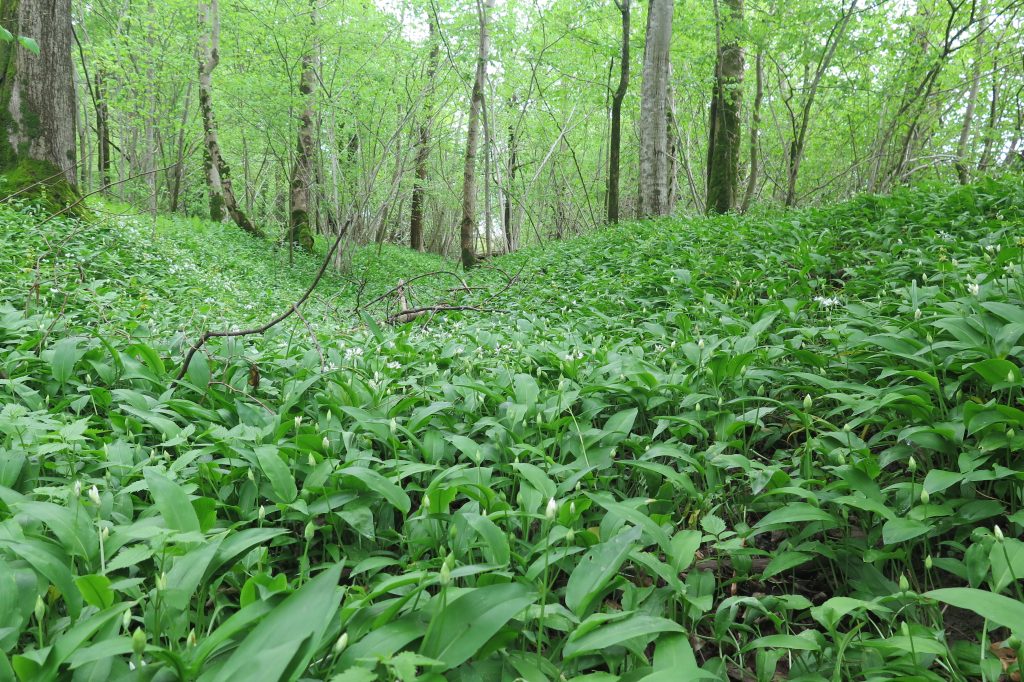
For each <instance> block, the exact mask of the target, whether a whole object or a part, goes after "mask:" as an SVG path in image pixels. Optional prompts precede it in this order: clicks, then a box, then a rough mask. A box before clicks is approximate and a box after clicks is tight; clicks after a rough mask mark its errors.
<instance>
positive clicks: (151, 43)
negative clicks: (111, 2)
mask: <svg viewBox="0 0 1024 682" xmlns="http://www.w3.org/2000/svg"><path fill="white" fill-rule="evenodd" d="M146 12H147V15H148V16H149V19H150V20H149V22H148V27H147V29H146V45H147V47H148V48H149V54H148V55H146V57H145V60H146V84H145V89H146V104H147V106H146V109H147V111H146V141H145V149H144V150H143V165H144V166H145V171H146V186H147V188H148V189H149V197H148V202H149V213H150V216H151V217H152V218H153V220H156V212H157V187H158V185H157V182H156V175H157V174H156V172H155V169H156V154H157V149H156V84H155V83H154V73H153V58H154V57H153V55H154V54H155V49H156V45H155V42H156V41H155V40H154V36H153V31H154V27H155V26H156V24H155V16H154V15H155V14H156V12H155V8H154V6H153V1H152V0H150V1H149V2H148V3H147V5H146Z"/></svg>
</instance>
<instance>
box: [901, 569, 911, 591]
mask: <svg viewBox="0 0 1024 682" xmlns="http://www.w3.org/2000/svg"><path fill="white" fill-rule="evenodd" d="M909 589H910V581H909V580H907V576H905V575H903V574H902V573H900V592H906V591H907V590H909Z"/></svg>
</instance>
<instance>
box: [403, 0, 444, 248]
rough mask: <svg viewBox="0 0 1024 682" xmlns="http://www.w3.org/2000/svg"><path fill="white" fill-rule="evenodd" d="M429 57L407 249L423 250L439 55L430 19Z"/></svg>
mask: <svg viewBox="0 0 1024 682" xmlns="http://www.w3.org/2000/svg"><path fill="white" fill-rule="evenodd" d="M429 39H430V55H429V56H428V57H427V91H426V94H425V95H424V97H423V102H424V106H423V114H422V116H423V120H422V121H421V122H420V129H419V141H418V143H417V147H416V180H415V182H414V183H413V187H412V207H411V209H410V213H411V216H410V218H409V248H411V249H413V250H415V251H422V250H423V210H424V208H425V203H426V193H427V190H426V184H427V162H428V161H429V160H430V119H431V113H432V112H431V108H430V100H431V97H430V95H431V93H432V92H433V90H434V76H435V74H436V73H437V62H438V58H439V56H440V54H441V52H440V47H441V46H440V45H439V44H438V39H437V20H436V19H435V17H433V16H431V17H430V38H429Z"/></svg>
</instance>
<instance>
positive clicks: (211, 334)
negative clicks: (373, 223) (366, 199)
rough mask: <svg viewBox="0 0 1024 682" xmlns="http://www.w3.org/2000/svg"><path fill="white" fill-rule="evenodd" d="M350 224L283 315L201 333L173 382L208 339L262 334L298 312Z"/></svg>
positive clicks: (319, 278)
mask: <svg viewBox="0 0 1024 682" xmlns="http://www.w3.org/2000/svg"><path fill="white" fill-rule="evenodd" d="M351 224H352V219H351V218H349V219H348V220H347V221H346V222H345V224H344V225H343V226H342V228H341V229H340V230H338V238H337V239H335V240H334V244H332V245H331V248H330V249H328V250H327V255H325V256H324V260H323V262H322V263H321V264H320V269H319V270H318V271H317V273H316V277H314V278H313V281H312V282H310V284H309V288H308V289H306V291H305V293H303V294H302V296H300V297H299V300H298V301H296V302H295V303H292V304H291V306H290V307H289V308H288V309H287V310H285V311H284V312H283V313H281V314H279V315H278V316H277V317H275V318H274V319H272V320H270V321H269V322H267V323H266V324H262V325H260V326H259V327H253V328H252V329H240V330H231V329H214V330H207V331H205V332H203V334H202V336H200V337H199V340H198V341H196V342H195V343H193V344H192V346H191V347H190V348H189V349H188V353H186V354H185V359H184V361H183V362H182V363H181V369H180V370H179V371H178V376H177V377H175V380H176V381H181V379H182V378H183V377H184V376H185V372H187V371H188V366H189V363H191V362H192V357H193V356H194V355H195V354H196V351H198V350H199V349H200V348H202V347H203V346H204V345H205V344H206V342H207V341H209V340H210V339H213V338H227V337H235V336H251V335H253V334H262V333H264V332H265V331H267V330H268V329H270V328H271V327H273V326H274V325H276V324H279V323H280V322H283V321H284V320H287V319H288V318H289V317H291V315H292V313H297V312H298V311H299V306H301V305H302V304H303V303H305V302H306V299H308V298H309V297H310V295H311V294H312V293H313V290H314V289H316V286H317V284H319V283H320V280H321V279H322V278H323V276H324V273H325V272H327V266H328V265H330V263H331V258H333V257H334V252H335V251H337V249H338V246H339V245H340V244H341V240H342V239H344V238H345V235H346V234H347V233H348V228H349V226H350V225H351Z"/></svg>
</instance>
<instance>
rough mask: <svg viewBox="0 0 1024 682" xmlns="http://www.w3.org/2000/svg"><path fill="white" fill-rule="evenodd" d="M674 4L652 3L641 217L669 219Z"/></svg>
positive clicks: (642, 139)
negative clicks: (671, 49)
mask: <svg viewBox="0 0 1024 682" xmlns="http://www.w3.org/2000/svg"><path fill="white" fill-rule="evenodd" d="M673 6H674V3H673V0H650V3H649V6H648V15H647V37H646V39H645V42H644V70H643V91H642V95H641V102H640V214H641V215H643V216H662V215H668V214H669V213H671V211H672V206H671V205H670V194H671V183H672V179H671V178H670V177H669V169H670V168H671V167H672V163H671V159H670V158H669V124H668V120H669V118H668V116H669V72H670V61H669V54H670V47H671V45H672V14H673V9H674V7H673Z"/></svg>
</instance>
